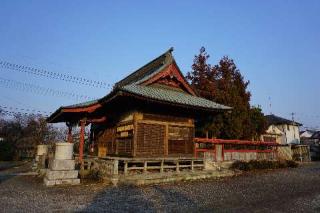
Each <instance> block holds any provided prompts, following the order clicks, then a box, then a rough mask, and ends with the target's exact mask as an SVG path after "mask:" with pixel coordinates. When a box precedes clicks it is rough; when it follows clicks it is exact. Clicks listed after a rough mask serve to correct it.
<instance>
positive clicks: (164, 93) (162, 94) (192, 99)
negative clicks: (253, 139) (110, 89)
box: [120, 84, 231, 110]
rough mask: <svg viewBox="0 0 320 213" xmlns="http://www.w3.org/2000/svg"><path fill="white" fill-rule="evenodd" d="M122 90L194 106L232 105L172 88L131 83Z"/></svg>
mask: <svg viewBox="0 0 320 213" xmlns="http://www.w3.org/2000/svg"><path fill="white" fill-rule="evenodd" d="M120 90H123V91H125V92H129V93H132V94H135V95H139V96H142V97H146V98H149V99H154V100H159V101H164V102H169V103H175V104H181V105H187V106H192V107H199V108H205V109H223V110H226V109H231V107H227V106H224V105H221V104H218V103H215V102H213V101H210V100H207V99H204V98H200V97H197V96H192V95H189V94H187V93H184V92H179V91H174V90H170V89H164V88H158V87H151V86H140V85H135V84H130V85H126V86H124V87H122V88H121V89H120Z"/></svg>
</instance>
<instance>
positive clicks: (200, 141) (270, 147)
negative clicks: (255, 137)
mask: <svg viewBox="0 0 320 213" xmlns="http://www.w3.org/2000/svg"><path fill="white" fill-rule="evenodd" d="M200 144H212V145H211V146H212V147H211V148H203V147H201V148H200V147H199V146H200ZM217 144H220V145H222V157H223V156H224V153H225V152H257V153H262V152H265V153H268V152H275V149H274V148H273V147H277V146H278V145H279V144H277V143H275V142H266V141H248V140H225V139H210V138H194V156H195V157H198V154H199V153H206V152H209V153H212V154H213V155H214V158H216V145H217ZM225 145H249V146H250V145H251V146H256V147H254V148H255V149H248V147H245V148H244V149H226V148H227V147H225ZM257 147H267V149H257Z"/></svg>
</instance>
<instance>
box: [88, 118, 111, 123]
mask: <svg viewBox="0 0 320 213" xmlns="http://www.w3.org/2000/svg"><path fill="white" fill-rule="evenodd" d="M106 120H107V117H106V116H103V117H101V118H94V119H90V120H87V124H89V123H103V122H105V121H106Z"/></svg>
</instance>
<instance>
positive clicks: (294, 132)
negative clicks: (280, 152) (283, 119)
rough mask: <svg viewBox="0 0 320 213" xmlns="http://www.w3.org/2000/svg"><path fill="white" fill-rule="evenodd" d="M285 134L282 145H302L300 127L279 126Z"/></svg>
mask: <svg viewBox="0 0 320 213" xmlns="http://www.w3.org/2000/svg"><path fill="white" fill-rule="evenodd" d="M277 127H278V128H279V129H280V130H281V131H282V132H284V136H283V139H282V144H300V136H299V127H298V126H295V125H287V124H282V125H277Z"/></svg>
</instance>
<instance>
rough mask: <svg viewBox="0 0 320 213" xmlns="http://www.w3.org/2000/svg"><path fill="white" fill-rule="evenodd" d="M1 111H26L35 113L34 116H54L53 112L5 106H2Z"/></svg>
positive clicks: (0, 106)
mask: <svg viewBox="0 0 320 213" xmlns="http://www.w3.org/2000/svg"><path fill="white" fill-rule="evenodd" d="M0 109H3V110H4V111H11V112H15V111H25V112H26V113H34V114H52V112H47V111H42V110H37V109H30V108H19V107H10V106H4V105H0Z"/></svg>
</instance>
